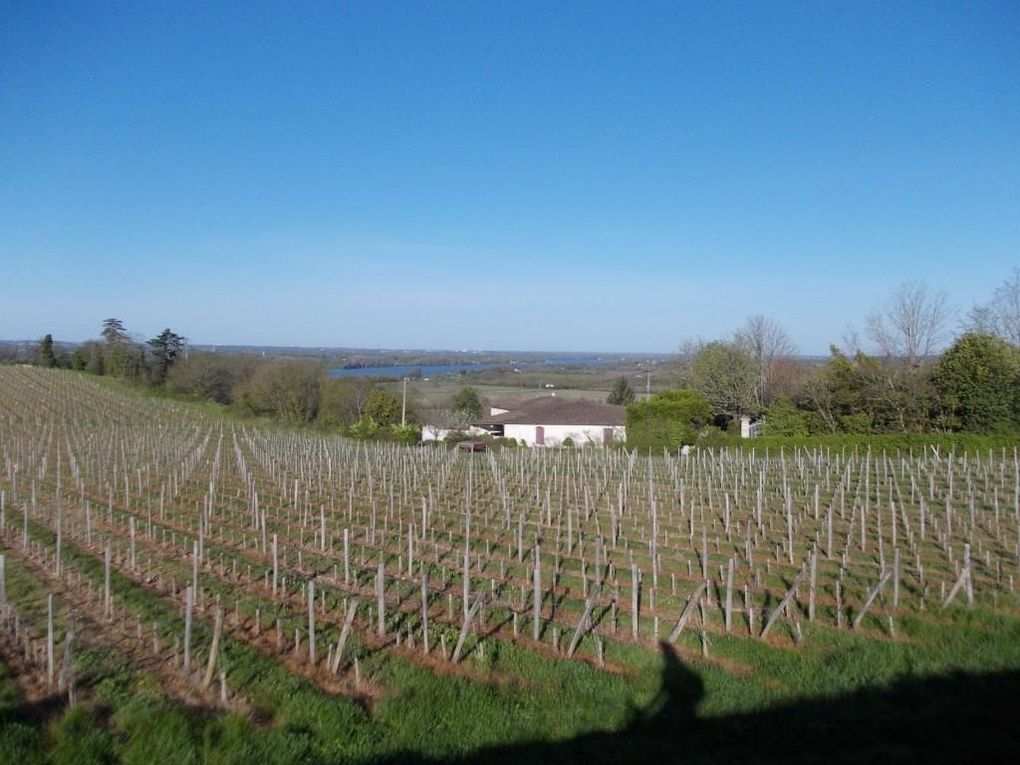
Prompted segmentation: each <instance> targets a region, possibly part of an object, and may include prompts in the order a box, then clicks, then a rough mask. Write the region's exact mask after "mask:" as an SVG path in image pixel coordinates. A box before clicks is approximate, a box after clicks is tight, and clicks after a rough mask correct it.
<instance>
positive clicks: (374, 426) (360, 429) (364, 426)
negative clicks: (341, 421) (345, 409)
mask: <svg viewBox="0 0 1020 765" xmlns="http://www.w3.org/2000/svg"><path fill="white" fill-rule="evenodd" d="M378 432H379V423H377V422H376V421H375V420H373V419H372V418H371V417H369V416H368V415H365V416H364V417H362V418H361V419H360V420H358V421H357V422H356V423H354V424H353V425H351V426H350V427H349V428H348V429H347V435H348V436H350V437H351V438H357V439H359V440H361V441H367V440H368V439H369V438H374V437H375V435H376V434H377V433H378Z"/></svg>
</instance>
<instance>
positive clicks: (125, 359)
mask: <svg viewBox="0 0 1020 765" xmlns="http://www.w3.org/2000/svg"><path fill="white" fill-rule="evenodd" d="M100 335H101V336H102V338H103V364H102V368H103V371H104V372H105V373H106V374H108V375H119V376H124V375H126V374H129V373H130V372H131V369H132V368H133V367H134V366H135V363H134V360H133V359H132V358H131V338H129V337H128V333H127V330H125V329H124V322H122V321H121V320H120V319H103V329H102V330H101V331H100Z"/></svg>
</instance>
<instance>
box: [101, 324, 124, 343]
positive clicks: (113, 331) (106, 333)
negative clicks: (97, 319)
mask: <svg viewBox="0 0 1020 765" xmlns="http://www.w3.org/2000/svg"><path fill="white" fill-rule="evenodd" d="M99 334H100V335H101V336H102V338H103V340H105V341H106V342H107V343H108V344H109V345H117V344H118V343H127V342H128V334H127V330H125V329H124V322H122V321H121V320H120V319H103V329H102V330H101V331H100V333H99Z"/></svg>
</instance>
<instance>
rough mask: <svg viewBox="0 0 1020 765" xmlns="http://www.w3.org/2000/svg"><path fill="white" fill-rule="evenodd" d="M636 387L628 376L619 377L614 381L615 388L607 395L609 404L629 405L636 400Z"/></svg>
mask: <svg viewBox="0 0 1020 765" xmlns="http://www.w3.org/2000/svg"><path fill="white" fill-rule="evenodd" d="M634 398H635V396H634V389H633V388H632V387H631V385H630V382H629V381H628V380H627V378H626V377H621V378H619V379H618V380H617V381H616V382H614V383H613V389H612V390H611V391H609V395H608V396H606V403H607V404H622V405H627V404H630V403H631V402H633V401H634Z"/></svg>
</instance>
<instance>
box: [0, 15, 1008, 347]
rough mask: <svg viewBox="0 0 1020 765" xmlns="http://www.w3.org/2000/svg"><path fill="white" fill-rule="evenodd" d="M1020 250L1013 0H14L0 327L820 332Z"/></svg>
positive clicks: (222, 336) (577, 336)
mask: <svg viewBox="0 0 1020 765" xmlns="http://www.w3.org/2000/svg"><path fill="white" fill-rule="evenodd" d="M1018 264H1020V3H1017V2H1016V0H1008V1H1007V2H1001V3H994V2H992V3H962V2H961V3H911V2H891V3H890V2H885V3H867V2H848V3H834V2H825V3H817V4H816V3H791V4H786V3H762V4H759V3H746V2H744V3H737V4H732V5H730V4H724V3H640V2H639V3H635V2H624V3H618V4H615V3H613V4H611V3H591V4H589V3H577V2H570V3H548V2H543V3H535V4H530V3H523V2H505V3H491V2H477V3H448V2H430V3H417V2H414V3H412V2H401V3H376V2H371V3H370V2H364V3H356V4H354V3H330V4H321V5H320V4H314V3H308V2H301V3H279V4H266V3H231V4H223V5H220V4H217V3H198V4H194V5H192V4H190V3H183V2H177V1H174V2H167V3H160V4H152V3H144V2H138V3H118V4H91V3H84V2H67V3H59V4H52V3H46V2H21V3H7V4H5V5H4V6H3V9H2V10H0V284H2V288H0V295H2V298H0V337H3V338H36V337H39V336H41V335H43V334H44V333H46V332H52V333H53V335H54V336H55V337H56V338H57V339H67V340H81V339H85V338H88V337H94V336H96V335H97V334H98V331H99V324H100V321H101V320H102V319H103V318H106V317H108V316H115V317H119V318H121V319H122V320H123V321H124V322H125V323H126V324H127V326H128V328H129V329H130V330H134V331H136V332H139V333H141V334H143V335H145V336H151V335H153V334H155V333H156V332H158V331H159V330H161V329H162V328H163V327H166V326H169V327H171V328H173V329H175V330H176V331H178V332H180V333H182V334H185V335H187V336H188V337H190V338H192V339H193V340H194V341H195V342H201V343H206V342H211V343H251V344H288V345H309V346H319V345H330V346H380V347H393V348H412V347H413V348H485V349H499V348H506V349H562V350H635V351H671V350H675V348H676V347H677V345H678V344H679V343H680V341H681V340H683V339H684V338H687V337H694V336H701V337H705V338H708V337H714V336H720V335H723V334H728V333H729V332H730V331H731V330H732V329H734V328H735V327H736V326H738V325H739V324H740V323H741V322H742V321H743V319H744V317H745V316H747V315H748V314H750V313H765V314H767V315H770V316H772V317H774V318H775V319H777V320H778V321H780V322H781V323H782V324H783V325H785V326H786V328H787V329H788V330H789V332H790V334H791V335H792V336H793V337H794V338H795V340H796V341H797V343H798V344H799V346H800V348H801V350H802V351H803V352H806V353H817V352H824V351H825V349H826V348H827V346H828V344H829V343H830V342H838V341H839V340H840V338H841V335H842V333H843V331H844V328H845V327H846V325H847V324H848V323H851V322H853V323H855V324H857V325H858V326H860V325H861V324H862V323H863V319H864V316H865V315H866V314H867V313H868V312H869V311H870V310H872V309H874V308H875V307H876V306H879V305H880V304H881V303H882V301H883V299H884V297H885V296H886V295H887V294H888V293H889V292H890V291H891V289H892V288H894V287H895V286H896V285H897V284H898V283H900V282H902V281H904V280H924V281H926V282H927V283H928V284H929V285H930V286H931V287H932V288H933V289H945V290H946V291H947V292H949V293H950V297H951V300H952V302H953V304H954V305H955V306H957V307H958V308H959V309H960V311H961V313H963V312H965V311H966V310H967V309H968V308H969V307H970V305H972V304H973V303H974V302H975V301H979V300H984V299H986V298H987V297H988V296H989V295H990V293H991V291H992V290H993V289H994V287H995V286H996V285H997V284H999V283H1000V282H1002V281H1003V279H1004V278H1005V277H1006V276H1007V274H1008V272H1009V270H1010V269H1011V268H1012V267H1013V266H1015V265H1018Z"/></svg>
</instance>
